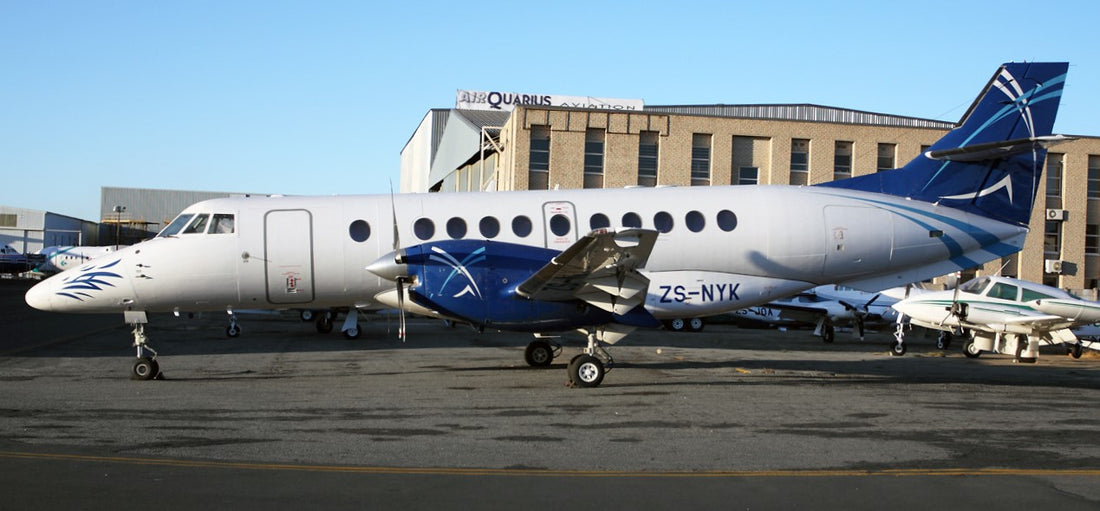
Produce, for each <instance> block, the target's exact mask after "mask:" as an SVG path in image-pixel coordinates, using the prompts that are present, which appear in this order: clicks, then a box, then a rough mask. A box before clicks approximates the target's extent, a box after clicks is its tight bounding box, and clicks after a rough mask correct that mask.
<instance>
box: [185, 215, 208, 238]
mask: <svg viewBox="0 0 1100 511" xmlns="http://www.w3.org/2000/svg"><path fill="white" fill-rule="evenodd" d="M207 220H210V215H206V214H203V215H199V216H196V217H195V219H194V220H192V221H191V223H190V224H188V225H187V228H186V229H184V230H183V233H184V234H202V233H204V232H206V222H207Z"/></svg>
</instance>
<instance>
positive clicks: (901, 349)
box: [890, 341, 906, 357]
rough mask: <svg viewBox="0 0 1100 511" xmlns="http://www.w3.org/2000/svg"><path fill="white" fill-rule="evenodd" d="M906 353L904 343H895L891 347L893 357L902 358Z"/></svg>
mask: <svg viewBox="0 0 1100 511" xmlns="http://www.w3.org/2000/svg"><path fill="white" fill-rule="evenodd" d="M905 351H906V347H905V343H904V342H901V341H896V342H894V344H891V345H890V355H891V356H894V357H900V356H902V355H905Z"/></svg>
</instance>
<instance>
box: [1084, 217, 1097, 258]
mask: <svg viewBox="0 0 1100 511" xmlns="http://www.w3.org/2000/svg"><path fill="white" fill-rule="evenodd" d="M1085 253H1086V254H1089V255H1100V224H1087V225H1085Z"/></svg>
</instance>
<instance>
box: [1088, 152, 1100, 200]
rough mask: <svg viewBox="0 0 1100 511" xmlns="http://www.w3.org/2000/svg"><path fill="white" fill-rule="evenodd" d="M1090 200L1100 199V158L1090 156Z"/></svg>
mask: <svg viewBox="0 0 1100 511" xmlns="http://www.w3.org/2000/svg"><path fill="white" fill-rule="evenodd" d="M1089 198H1090V199H1100V156H1093V155H1091V154H1090V155H1089Z"/></svg>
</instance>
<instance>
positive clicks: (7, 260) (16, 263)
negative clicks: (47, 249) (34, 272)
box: [0, 245, 31, 274]
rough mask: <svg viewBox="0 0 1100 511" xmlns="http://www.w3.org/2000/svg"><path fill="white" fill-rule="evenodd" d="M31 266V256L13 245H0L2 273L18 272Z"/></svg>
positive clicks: (0, 268)
mask: <svg viewBox="0 0 1100 511" xmlns="http://www.w3.org/2000/svg"><path fill="white" fill-rule="evenodd" d="M30 268H31V261H30V258H28V257H27V255H26V254H24V253H22V252H20V251H18V250H16V249H15V247H13V246H11V245H0V273H8V274H17V273H23V272H25V271H27V270H30Z"/></svg>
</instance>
